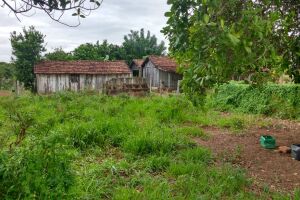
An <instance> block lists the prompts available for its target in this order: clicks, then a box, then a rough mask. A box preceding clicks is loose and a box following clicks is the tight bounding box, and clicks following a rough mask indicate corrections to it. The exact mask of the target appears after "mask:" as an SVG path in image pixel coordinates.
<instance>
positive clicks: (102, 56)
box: [73, 40, 124, 60]
mask: <svg viewBox="0 0 300 200" xmlns="http://www.w3.org/2000/svg"><path fill="white" fill-rule="evenodd" d="M73 56H74V59H75V60H121V59H123V58H124V52H123V49H122V47H120V46H118V45H114V44H109V43H108V42H107V40H104V41H103V42H102V43H101V44H100V43H99V41H97V42H96V44H91V43H86V44H82V45H80V46H79V47H77V48H76V49H75V50H74V51H73Z"/></svg>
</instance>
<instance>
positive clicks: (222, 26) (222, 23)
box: [220, 19, 224, 29]
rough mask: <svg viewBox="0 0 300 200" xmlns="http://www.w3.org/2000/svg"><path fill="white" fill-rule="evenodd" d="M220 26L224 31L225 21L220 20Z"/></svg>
mask: <svg viewBox="0 0 300 200" xmlns="http://www.w3.org/2000/svg"><path fill="white" fill-rule="evenodd" d="M220 25H221V28H222V29H224V20H223V19H221V20H220Z"/></svg>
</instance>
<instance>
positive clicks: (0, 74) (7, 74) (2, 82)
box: [0, 62, 15, 90]
mask: <svg viewBox="0 0 300 200" xmlns="http://www.w3.org/2000/svg"><path fill="white" fill-rule="evenodd" d="M14 76H15V68H14V65H12V64H10V63H5V62H0V90H1V89H4V90H9V89H12V86H13V80H14Z"/></svg>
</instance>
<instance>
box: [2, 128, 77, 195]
mask: <svg viewBox="0 0 300 200" xmlns="http://www.w3.org/2000/svg"><path fill="white" fill-rule="evenodd" d="M52 134H53V135H52V136H50V137H48V138H45V139H42V140H41V141H38V140H36V141H34V143H32V145H29V146H22V147H18V148H16V149H14V150H13V151H12V152H7V151H1V153H0V198H1V199H66V198H68V194H67V193H68V190H69V188H70V187H71V185H72V184H73V174H72V173H71V170H70V161H71V155H70V154H68V153H67V151H66V147H65V146H64V145H63V144H61V143H60V142H61V141H62V140H63V137H61V136H57V135H55V134H54V133H52Z"/></svg>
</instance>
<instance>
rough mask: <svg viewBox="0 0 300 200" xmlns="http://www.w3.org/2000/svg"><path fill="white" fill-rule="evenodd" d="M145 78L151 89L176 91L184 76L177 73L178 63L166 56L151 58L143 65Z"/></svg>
mask: <svg viewBox="0 0 300 200" xmlns="http://www.w3.org/2000/svg"><path fill="white" fill-rule="evenodd" d="M142 73H143V78H145V79H146V80H147V83H148V85H151V87H158V88H159V87H164V88H168V89H172V90H175V89H177V86H178V81H179V80H182V75H181V74H178V73H177V63H176V62H175V61H174V60H172V59H171V58H169V57H166V56H149V57H147V58H146V59H145V61H144V62H143V64H142Z"/></svg>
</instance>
